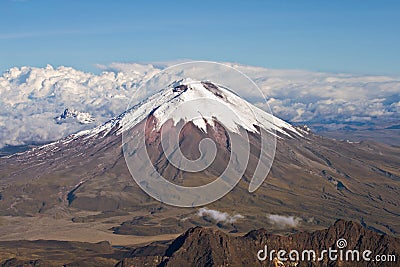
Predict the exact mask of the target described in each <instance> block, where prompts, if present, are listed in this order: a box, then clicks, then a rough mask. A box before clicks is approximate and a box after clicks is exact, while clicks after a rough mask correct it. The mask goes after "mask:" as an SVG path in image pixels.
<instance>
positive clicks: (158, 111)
mask: <svg viewBox="0 0 400 267" xmlns="http://www.w3.org/2000/svg"><path fill="white" fill-rule="evenodd" d="M150 115H152V116H154V117H155V119H156V120H155V121H156V125H155V128H154V130H156V131H158V130H160V129H161V127H162V125H164V124H165V123H166V122H167V121H169V120H172V121H173V123H174V125H176V124H177V123H178V122H180V121H183V122H185V123H186V122H188V121H191V122H192V123H193V124H194V125H195V126H197V127H198V128H199V129H201V130H202V131H204V132H207V125H208V126H211V127H214V122H215V121H218V122H219V123H220V124H222V125H223V126H224V127H225V128H226V129H227V130H229V131H231V132H236V133H240V129H241V128H242V129H244V130H247V131H249V132H255V133H256V132H258V131H259V128H262V129H264V130H266V131H268V132H271V133H273V134H275V133H276V132H278V133H280V134H282V135H286V136H288V137H291V136H292V135H293V134H294V135H298V136H302V134H301V133H300V132H299V131H298V130H296V129H295V128H294V127H293V126H292V125H290V124H289V123H286V122H284V121H283V120H281V119H279V118H277V117H274V116H273V115H271V114H269V113H267V112H265V111H263V110H261V109H259V108H257V107H255V106H254V105H252V104H250V103H249V102H247V101H245V100H244V99H242V98H240V97H239V96H238V95H236V94H235V93H233V92H231V91H230V90H228V89H227V88H224V87H222V86H219V85H216V84H214V83H212V82H210V81H196V80H192V79H182V80H179V81H175V82H173V83H172V84H170V85H169V86H168V87H167V88H165V89H163V90H161V91H159V92H158V93H156V94H154V95H152V96H150V97H149V98H147V99H145V100H144V101H142V102H141V103H139V104H137V105H135V106H134V107H132V108H131V109H129V110H128V111H126V112H125V113H123V114H121V115H120V116H119V117H117V118H115V119H113V120H111V121H109V122H107V123H105V124H104V125H102V126H100V127H97V128H96V129H93V130H91V131H85V132H81V133H79V134H77V136H81V135H95V134H98V133H100V132H102V133H103V132H105V131H106V132H107V131H108V132H109V131H111V129H113V128H114V127H115V126H117V125H118V131H117V134H120V133H122V132H124V131H126V130H128V129H131V128H132V127H134V126H136V125H137V124H138V123H140V122H142V121H143V120H145V119H146V118H148V117H149V116H150ZM193 118H195V119H193ZM106 134H107V133H106Z"/></svg>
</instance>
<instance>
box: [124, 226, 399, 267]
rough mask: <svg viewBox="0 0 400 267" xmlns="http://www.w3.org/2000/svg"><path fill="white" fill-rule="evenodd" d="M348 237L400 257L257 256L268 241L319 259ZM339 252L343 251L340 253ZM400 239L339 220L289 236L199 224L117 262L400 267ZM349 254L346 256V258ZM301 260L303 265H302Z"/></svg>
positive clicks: (351, 244)
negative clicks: (378, 259)
mask: <svg viewBox="0 0 400 267" xmlns="http://www.w3.org/2000/svg"><path fill="white" fill-rule="evenodd" d="M341 238H344V239H345V240H346V241H347V246H346V247H345V248H344V249H343V251H344V252H345V251H346V250H358V251H360V253H362V252H363V251H364V250H371V251H372V254H371V255H372V256H371V258H373V257H375V255H395V257H396V259H397V262H385V263H383V264H382V263H380V264H378V263H377V262H373V261H371V262H367V261H363V260H362V259H361V261H359V262H358V261H352V260H350V261H340V260H338V261H330V260H328V257H325V258H324V260H322V261H313V260H311V261H307V260H306V261H300V262H289V261H287V262H284V264H285V265H275V263H274V262H271V261H269V260H268V258H267V260H265V261H260V260H258V259H257V252H258V251H259V250H260V249H263V248H264V246H265V245H267V247H268V251H271V250H272V249H275V250H280V249H283V250H285V251H287V252H289V251H290V250H297V251H299V252H300V253H301V252H302V251H303V250H310V249H312V250H315V251H316V253H317V258H318V257H319V255H320V252H321V251H322V250H324V249H329V248H331V249H338V248H337V244H336V242H337V240H339V239H341ZM338 255H339V254H338ZM399 258H400V239H397V238H395V237H391V236H388V235H380V234H377V233H376V232H374V231H371V230H368V229H366V228H364V227H363V226H361V225H360V224H358V223H354V222H350V221H344V220H338V221H337V222H336V223H335V224H334V225H333V226H331V227H329V228H328V229H325V230H319V231H315V232H312V233H308V232H299V233H295V234H291V235H287V236H279V235H272V234H269V233H268V232H267V230H265V229H260V230H254V231H251V232H249V233H248V234H247V235H245V236H233V235H229V234H226V233H224V232H222V231H219V230H215V229H211V228H202V227H195V228H191V229H189V230H188V231H186V232H185V233H184V234H182V235H181V236H179V237H178V238H177V239H175V240H174V241H173V242H172V243H170V244H169V245H168V246H165V244H157V243H153V244H150V245H148V246H145V247H142V248H137V249H135V250H134V251H132V253H131V254H130V255H129V257H128V258H125V259H123V260H122V261H121V262H119V263H118V264H117V266H125V267H126V266H298V267H302V266H304V267H305V266H320V267H322V266H328V267H336V266H341V267H346V266H348V267H361V266H363V267H364V266H400V263H399V262H398V260H399ZM343 259H345V258H343ZM296 264H297V265H296Z"/></svg>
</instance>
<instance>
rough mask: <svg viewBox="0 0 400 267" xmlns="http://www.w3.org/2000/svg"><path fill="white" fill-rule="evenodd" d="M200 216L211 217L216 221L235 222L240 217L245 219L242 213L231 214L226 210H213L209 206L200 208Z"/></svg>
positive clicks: (198, 213)
mask: <svg viewBox="0 0 400 267" xmlns="http://www.w3.org/2000/svg"><path fill="white" fill-rule="evenodd" d="M197 215H198V216H200V217H210V218H211V219H212V220H213V221H215V222H216V223H219V222H221V223H234V222H236V221H237V220H238V219H243V218H244V217H243V216H242V215H240V214H235V215H230V214H229V213H226V212H221V211H218V210H212V209H207V208H200V209H199V211H198V212H197Z"/></svg>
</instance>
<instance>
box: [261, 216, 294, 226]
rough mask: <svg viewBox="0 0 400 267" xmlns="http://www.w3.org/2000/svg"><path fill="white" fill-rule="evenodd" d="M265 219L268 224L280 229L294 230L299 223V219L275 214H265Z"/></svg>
mask: <svg viewBox="0 0 400 267" xmlns="http://www.w3.org/2000/svg"><path fill="white" fill-rule="evenodd" d="M267 219H268V221H269V223H271V224H273V225H276V226H278V227H280V228H296V227H297V226H299V224H300V222H301V218H298V217H295V216H285V215H277V214H267Z"/></svg>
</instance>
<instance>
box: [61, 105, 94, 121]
mask: <svg viewBox="0 0 400 267" xmlns="http://www.w3.org/2000/svg"><path fill="white" fill-rule="evenodd" d="M54 120H55V121H56V123H58V124H61V123H68V122H78V123H80V124H91V123H93V122H94V121H95V119H94V117H93V116H92V115H90V113H88V112H80V111H77V110H75V109H68V108H66V109H65V110H64V112H63V113H62V114H61V115H60V116H57V117H55V118H54Z"/></svg>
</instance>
